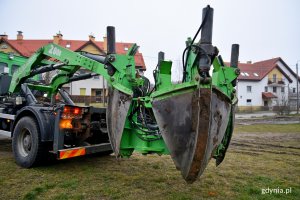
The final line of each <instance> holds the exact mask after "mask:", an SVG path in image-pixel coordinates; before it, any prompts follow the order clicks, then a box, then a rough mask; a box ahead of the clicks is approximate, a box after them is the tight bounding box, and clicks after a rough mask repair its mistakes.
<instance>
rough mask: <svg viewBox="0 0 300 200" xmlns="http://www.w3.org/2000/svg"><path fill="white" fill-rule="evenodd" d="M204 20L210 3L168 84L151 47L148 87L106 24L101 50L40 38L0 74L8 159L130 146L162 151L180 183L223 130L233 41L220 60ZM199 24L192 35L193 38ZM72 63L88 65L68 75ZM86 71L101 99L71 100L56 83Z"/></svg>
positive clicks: (167, 70) (209, 19)
mask: <svg viewBox="0 0 300 200" xmlns="http://www.w3.org/2000/svg"><path fill="white" fill-rule="evenodd" d="M212 27H213V8H210V7H209V6H207V7H206V8H204V9H203V14H202V23H201V26H200V27H199V29H198V31H197V33H196V35H195V36H194V38H193V39H191V38H188V40H187V41H186V48H185V49H184V51H183V58H182V62H183V79H182V82H181V83H178V84H173V83H172V82H171V66H172V62H171V61H165V60H164V53H162V52H160V53H159V56H158V57H159V62H158V65H157V67H156V69H155V70H154V73H153V74H154V79H155V87H154V88H153V89H150V82H149V80H148V79H147V78H145V77H144V76H141V75H140V74H139V73H138V72H137V71H136V68H135V61H134V55H135V53H136V52H137V50H138V46H137V45H133V46H132V47H131V48H130V49H129V50H128V52H127V54H126V55H119V54H116V48H115V29H114V27H111V26H109V27H107V40H108V42H107V54H106V55H94V54H89V53H86V52H73V51H70V50H69V49H65V48H63V47H61V46H58V45H55V44H48V45H46V46H44V47H42V48H40V49H39V50H38V51H37V52H36V53H35V54H33V55H32V56H31V57H30V58H28V59H26V60H25V61H23V65H22V66H21V67H20V68H19V69H18V70H17V71H16V72H15V73H14V74H13V75H12V76H11V75H9V74H5V73H3V74H1V75H0V84H1V85H0V120H1V121H0V128H1V131H0V132H1V133H6V134H8V135H10V136H11V137H12V147H13V153H14V157H15V160H16V163H17V164H18V165H20V166H22V167H25V168H29V167H32V166H34V165H36V164H39V163H40V162H41V161H43V160H44V159H45V158H47V156H48V155H49V154H54V155H56V156H57V158H58V159H65V158H70V157H75V156H80V155H85V154H90V153H96V152H108V153H110V152H111V150H113V151H114V154H115V156H116V157H130V156H131V155H132V153H133V151H137V152H140V153H142V154H150V153H156V154H159V155H161V154H170V155H171V157H172V159H173V161H174V163H175V165H176V168H177V169H178V170H180V171H181V174H182V176H183V178H184V179H185V180H186V181H187V182H188V183H192V182H194V181H195V180H196V179H197V177H198V176H199V175H201V174H202V173H203V171H204V169H205V167H206V166H207V164H208V162H209V160H210V159H211V158H214V159H216V164H217V165H219V164H220V163H221V162H222V161H223V159H224V156H225V153H226V150H227V148H228V145H229V142H230V139H231V135H232V131H233V124H234V110H235V105H236V103H237V98H236V91H235V89H234V87H235V85H236V79H237V77H238V75H239V69H238V68H237V64H238V54H239V45H237V44H234V45H232V52H231V64H230V65H231V66H225V64H224V62H223V60H222V58H221V56H219V55H218V49H217V48H216V47H214V46H213V45H212ZM201 29H202V30H201ZM200 30H201V39H200V41H199V42H195V40H196V38H197V36H198V34H199V33H200ZM16 57H17V56H16ZM0 59H1V60H0V61H1V62H4V63H7V64H13V62H17V60H15V61H14V59H12V58H8V57H7V58H5V56H2V57H0ZM21 60H22V59H21ZM19 62H22V61H20V60H19ZM211 66H212V67H213V70H212V72H210V68H211ZM80 68H85V69H87V70H89V71H90V73H87V74H81V75H78V74H77V73H76V71H78V70H79V69H80ZM53 70H56V71H57V74H56V75H55V76H54V77H53V78H52V80H51V82H50V83H49V84H45V83H43V82H41V81H36V80H33V79H32V77H34V76H36V75H38V74H42V73H45V72H50V71H53ZM96 75H101V76H103V77H104V78H105V79H106V80H107V82H108V84H109V92H108V97H109V100H108V106H107V108H102V109H100V108H93V107H86V106H76V105H75V104H74V102H73V101H72V100H71V98H70V96H69V95H68V93H67V92H66V91H64V90H63V89H62V86H63V85H64V84H67V83H70V82H72V81H78V80H84V79H87V78H91V77H92V76H96ZM57 94H59V95H60V96H61V100H60V101H57V100H56V98H55V97H56V95H57Z"/></svg>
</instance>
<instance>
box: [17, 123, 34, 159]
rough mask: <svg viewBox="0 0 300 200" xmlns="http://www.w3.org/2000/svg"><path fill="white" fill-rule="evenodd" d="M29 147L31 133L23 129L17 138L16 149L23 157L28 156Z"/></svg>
mask: <svg viewBox="0 0 300 200" xmlns="http://www.w3.org/2000/svg"><path fill="white" fill-rule="evenodd" d="M31 145H32V139H31V132H30V131H29V130H28V129H26V128H24V129H23V130H22V131H21V133H20V135H19V137H18V149H19V152H20V154H21V155H22V156H23V157H25V156H28V154H29V153H30V151H31Z"/></svg>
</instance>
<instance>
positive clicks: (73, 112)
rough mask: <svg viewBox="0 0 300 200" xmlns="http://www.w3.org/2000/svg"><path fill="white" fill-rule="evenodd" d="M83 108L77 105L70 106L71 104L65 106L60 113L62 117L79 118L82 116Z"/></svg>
mask: <svg viewBox="0 0 300 200" xmlns="http://www.w3.org/2000/svg"><path fill="white" fill-rule="evenodd" d="M83 112H84V110H83V109H82V108H79V107H71V106H65V107H64V111H63V113H62V115H61V118H62V119H74V118H76V119H79V118H82V114H83Z"/></svg>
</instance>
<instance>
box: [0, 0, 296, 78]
mask: <svg viewBox="0 0 300 200" xmlns="http://www.w3.org/2000/svg"><path fill="white" fill-rule="evenodd" d="M207 4H210V5H211V7H213V8H214V29H213V45H215V46H217V47H218V48H219V50H220V54H221V55H222V56H223V59H224V60H225V61H228V60H230V49H231V44H232V43H238V44H240V61H241V62H246V61H248V60H251V61H254V62H255V61H260V60H264V59H270V58H273V57H278V56H280V57H282V58H283V60H284V61H285V62H286V63H287V64H288V65H290V67H291V68H292V69H295V64H296V62H297V60H299V64H300V1H299V0H242V1H241V0H202V1H200V0H190V1H188V0H186V1H179V0H147V1H142V0H119V1H117V0H109V1H101V0H84V1H83V0H49V1H46V0H43V1H41V0H26V1H23V0H19V1H17V0H0V7H1V12H0V19H1V20H0V33H1V34H3V33H4V32H5V33H6V34H8V35H9V38H11V39H15V38H16V33H17V31H18V30H21V31H23V32H24V33H23V35H24V38H25V39H49V38H52V36H53V35H55V33H57V32H58V31H61V32H62V34H63V35H64V36H63V37H64V38H66V39H78V40H87V39H88V35H89V34H90V33H93V34H94V35H95V37H96V40H100V39H101V40H102V37H103V36H104V35H105V30H106V26H108V25H112V26H115V27H116V38H117V41H123V42H136V43H138V45H139V46H140V51H141V52H142V53H143V55H144V59H145V62H146V65H147V69H148V70H147V73H146V75H147V76H148V77H150V76H152V70H153V68H154V67H155V65H156V62H157V52H158V51H164V52H165V53H166V59H169V60H173V62H174V68H176V67H181V64H180V59H181V55H182V51H183V49H184V46H185V40H186V38H187V37H188V36H190V37H193V35H194V34H195V32H196V31H197V29H198V27H199V25H200V23H201V15H202V8H203V7H205V6H206V5H207ZM175 71H176V70H175ZM175 79H176V78H175Z"/></svg>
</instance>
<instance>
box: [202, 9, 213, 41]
mask: <svg viewBox="0 0 300 200" xmlns="http://www.w3.org/2000/svg"><path fill="white" fill-rule="evenodd" d="M204 18H205V22H204V24H203V27H202V31H201V40H200V43H201V44H211V43H212V31H213V18H214V9H213V8H211V7H209V6H207V7H205V8H203V10H202V21H203V20H204Z"/></svg>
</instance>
